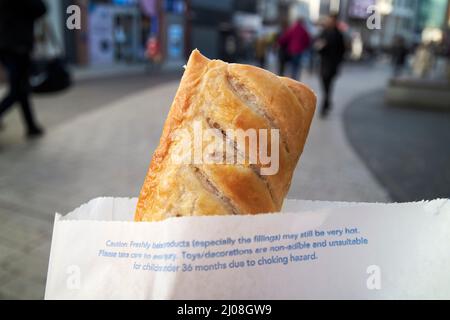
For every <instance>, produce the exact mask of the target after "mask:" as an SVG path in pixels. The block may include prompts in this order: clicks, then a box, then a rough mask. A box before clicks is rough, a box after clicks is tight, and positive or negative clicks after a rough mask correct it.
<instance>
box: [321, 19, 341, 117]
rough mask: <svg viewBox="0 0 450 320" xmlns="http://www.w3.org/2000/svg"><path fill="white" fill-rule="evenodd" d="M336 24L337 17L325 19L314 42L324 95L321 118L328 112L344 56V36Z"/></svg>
mask: <svg viewBox="0 0 450 320" xmlns="http://www.w3.org/2000/svg"><path fill="white" fill-rule="evenodd" d="M337 22H338V20H337V15H330V16H329V17H327V18H326V21H325V26H324V30H323V31H322V33H321V34H320V36H319V37H318V39H317V41H316V42H315V48H316V50H317V51H318V52H319V55H320V57H321V59H320V78H321V82H322V89H323V93H324V98H323V103H322V109H321V115H322V117H326V116H327V115H328V113H329V111H330V107H331V99H332V88H333V84H334V80H335V78H336V76H337V74H338V72H339V67H340V65H341V63H342V61H343V60H344V54H345V41H344V35H343V34H342V32H341V31H340V30H339V29H338V24H337Z"/></svg>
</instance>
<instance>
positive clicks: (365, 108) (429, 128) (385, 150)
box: [344, 90, 450, 202]
mask: <svg viewBox="0 0 450 320" xmlns="http://www.w3.org/2000/svg"><path fill="white" fill-rule="evenodd" d="M344 123H345V127H346V132H347V133H348V137H349V140H350V142H351V143H352V145H353V146H354V147H355V150H356V151H357V152H358V153H359V154H361V157H362V158H363V159H364V161H365V163H366V164H367V165H368V167H369V168H370V169H371V170H372V171H373V172H374V174H375V176H376V177H377V178H378V179H379V181H380V183H382V185H383V186H385V187H386V189H387V190H388V192H389V194H390V195H391V197H392V199H393V200H395V201H399V202H409V201H420V200H424V199H426V200H433V199H436V198H450V112H444V111H433V110H423V109H411V108H399V107H392V106H389V105H386V104H385V102H384V98H383V92H382V91H379V90H375V91H373V92H370V93H369V94H366V95H364V96H361V97H358V98H357V99H355V100H354V101H353V102H352V103H351V104H350V105H349V106H348V107H347V108H346V110H345V114H344Z"/></svg>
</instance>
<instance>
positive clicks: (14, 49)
mask: <svg viewBox="0 0 450 320" xmlns="http://www.w3.org/2000/svg"><path fill="white" fill-rule="evenodd" d="M45 12H46V7H45V4H44V3H43V2H42V0H26V1H17V0H0V63H1V64H2V65H3V66H4V69H5V71H6V73H7V78H8V84H9V92H8V93H7V94H6V96H5V97H4V98H3V100H2V101H1V102H0V120H1V117H2V116H3V115H4V114H5V113H6V112H7V111H8V110H9V109H10V108H11V107H12V106H13V105H14V104H15V103H16V102H17V103H19V104H20V106H21V109H22V115H23V119H24V123H25V125H26V128H27V136H28V137H29V138H34V137H38V136H41V135H42V134H43V129H42V128H41V127H40V126H39V125H38V124H37V122H36V120H35V117H34V113H33V108H32V106H31V102H30V91H31V89H30V84H29V77H30V72H31V52H32V50H33V45H34V22H35V21H36V20H37V19H38V18H40V17H41V16H43V15H44V14H45Z"/></svg>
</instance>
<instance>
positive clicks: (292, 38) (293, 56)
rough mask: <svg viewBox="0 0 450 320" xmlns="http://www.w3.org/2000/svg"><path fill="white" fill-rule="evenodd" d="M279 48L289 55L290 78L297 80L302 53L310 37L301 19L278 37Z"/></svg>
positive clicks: (306, 47) (308, 43)
mask: <svg viewBox="0 0 450 320" xmlns="http://www.w3.org/2000/svg"><path fill="white" fill-rule="evenodd" d="M278 43H279V45H280V47H281V48H285V50H286V51H287V54H288V55H289V60H290V62H291V68H292V73H291V76H292V79H294V80H299V76H300V73H301V65H302V54H303V53H304V52H305V50H306V49H308V47H309V46H310V43H311V38H310V35H309V33H308V31H307V30H306V28H305V26H304V21H303V19H298V20H297V21H296V22H295V23H294V25H293V26H291V27H290V28H289V29H287V30H286V31H285V32H284V33H283V34H282V35H281V37H280V38H279V40H278Z"/></svg>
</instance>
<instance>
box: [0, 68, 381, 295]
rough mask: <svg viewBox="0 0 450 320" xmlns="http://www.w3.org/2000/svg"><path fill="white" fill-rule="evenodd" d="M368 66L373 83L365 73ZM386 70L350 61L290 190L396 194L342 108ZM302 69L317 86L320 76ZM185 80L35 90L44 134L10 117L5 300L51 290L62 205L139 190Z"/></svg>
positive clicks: (0, 290) (3, 200)
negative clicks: (29, 134) (362, 148)
mask: <svg viewBox="0 0 450 320" xmlns="http://www.w3.org/2000/svg"><path fill="white" fill-rule="evenodd" d="M369 69H370V71H371V78H370V81H358V80H357V79H360V78H361V76H362V75H364V74H365V73H367V71H368V70H369ZM387 75H388V69H387V68H386V66H383V65H382V66H381V67H370V66H358V65H355V66H348V67H347V68H346V69H345V72H343V76H342V78H341V79H340V81H339V82H338V84H337V88H336V92H337V95H336V100H335V109H334V111H333V112H332V113H331V115H330V118H328V119H327V120H322V119H320V118H319V117H318V114H316V118H315V120H314V122H313V125H312V129H311V133H310V136H309V139H308V143H307V146H306V148H305V151H304V154H303V156H302V158H301V162H300V165H299V167H298V169H297V170H296V173H295V177H294V180H293V182H292V186H291V191H290V194H289V198H297V199H310V200H336V201H358V202H388V201H389V197H388V195H387V193H386V191H385V190H384V189H383V188H382V187H381V186H380V185H379V184H378V183H377V182H376V180H375V179H374V177H373V176H372V174H371V173H370V172H369V171H368V169H367V168H366V166H365V165H364V163H363V162H362V161H361V160H360V158H359V156H358V155H356V154H355V152H354V151H353V150H352V148H351V146H350V145H349V143H348V141H347V138H346V137H345V133H344V129H343V122H342V116H341V115H342V112H343V110H344V107H345V106H346V105H347V104H348V103H350V102H351V101H352V99H354V98H355V94H358V95H361V94H363V93H364V92H367V93H370V92H372V91H373V90H376V89H379V88H382V87H383V86H384V85H385V82H386V79H387ZM303 76H304V78H303V80H304V81H305V82H306V83H308V84H309V85H311V86H312V88H314V89H315V91H316V92H318V91H319V90H318V81H317V79H316V77H315V76H310V75H308V73H307V72H304V75H303ZM120 80H125V81H120ZM119 83H121V85H118V84H119ZM178 83H179V75H178V74H172V75H166V76H158V77H150V76H145V75H136V76H127V78H122V77H117V78H116V79H111V78H108V79H100V80H86V81H84V82H81V83H80V84H79V85H77V86H76V87H75V88H74V89H72V90H71V91H69V92H67V93H64V94H61V95H60V96H58V97H56V98H52V99H50V98H39V97H37V98H36V99H35V101H36V109H37V110H38V111H39V116H40V119H42V120H41V121H42V122H43V123H44V124H45V126H46V127H47V128H48V132H47V135H46V136H45V137H44V138H42V139H41V140H38V141H32V142H24V141H23V139H22V131H21V126H20V123H19V117H18V112H17V114H16V112H12V113H11V114H9V115H8V117H7V118H5V121H7V126H6V127H5V128H4V131H3V132H2V134H1V135H0V139H1V140H0V148H1V149H0V150H1V151H0V154H1V157H0V170H1V172H2V176H1V178H0V265H1V268H0V270H1V274H0V297H1V298H42V297H43V293H44V287H45V278H46V272H47V264H48V256H49V250H50V241H51V232H52V222H53V218H54V214H55V212H59V213H68V212H69V211H71V210H73V209H75V208H76V207H78V206H80V205H81V204H83V203H85V202H87V201H89V200H90V199H93V198H95V197H102V196H114V197H136V196H137V195H138V193H139V190H140V187H141V184H142V182H143V178H144V175H145V173H146V170H147V167H148V165H149V162H150V158H151V155H152V152H153V150H154V148H155V147H156V146H157V144H158V141H159V137H160V134H161V129H162V125H163V123H164V120H165V118H166V115H167V111H168V108H169V107H170V104H171V101H172V99H173V96H174V94H175V91H176V89H177V86H178ZM93 93H95V94H93ZM68 101H70V102H71V103H70V104H68V103H67V102H68ZM62 102H65V104H63V103H62Z"/></svg>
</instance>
